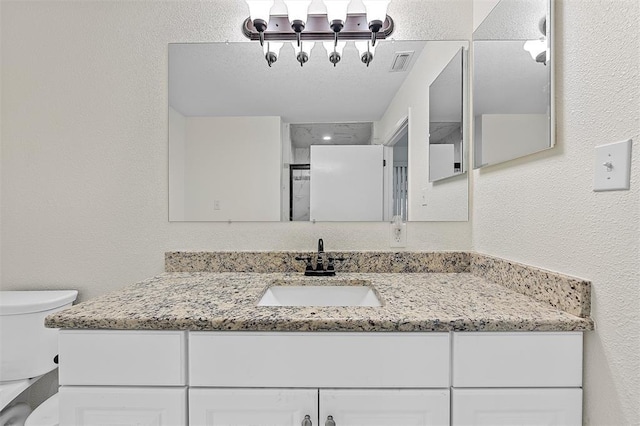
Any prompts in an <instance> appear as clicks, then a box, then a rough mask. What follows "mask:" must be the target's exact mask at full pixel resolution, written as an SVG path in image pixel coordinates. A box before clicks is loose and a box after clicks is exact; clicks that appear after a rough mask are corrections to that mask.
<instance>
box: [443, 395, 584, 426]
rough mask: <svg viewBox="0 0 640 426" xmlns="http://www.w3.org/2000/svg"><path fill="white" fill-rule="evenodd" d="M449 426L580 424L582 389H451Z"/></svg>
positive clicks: (577, 425)
mask: <svg viewBox="0 0 640 426" xmlns="http://www.w3.org/2000/svg"><path fill="white" fill-rule="evenodd" d="M452 408H453V410H452V413H453V417H452V423H451V424H452V426H468V425H474V426H513V425H522V426H560V425H563V426H569V425H571V426H580V425H581V424H582V389H580V388H575V389H453V394H452Z"/></svg>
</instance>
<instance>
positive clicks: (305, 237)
mask: <svg viewBox="0 0 640 426" xmlns="http://www.w3.org/2000/svg"><path fill="white" fill-rule="evenodd" d="M316 2H317V0H316ZM0 7H1V8H2V22H1V25H0V27H1V30H0V31H1V36H2V43H3V44H2V52H1V55H2V70H1V72H2V88H1V90H2V117H1V118H2V179H1V182H2V229H1V235H2V242H1V245H2V265H3V268H2V288H6V289H18V288H24V289H26V288H33V289H36V288H75V289H79V290H80V297H79V299H80V300H86V299H87V298H91V297H95V296H96V295H98V294H102V293H104V292H107V291H109V290H113V289H116V288H120V287H122V286H124V285H127V284H129V283H132V282H135V281H137V280H141V279H144V278H146V277H149V276H152V275H155V274H158V273H160V272H162V270H163V261H164V257H163V256H164V252H165V251H168V250H309V249H313V248H314V247H316V242H317V239H318V238H320V237H322V238H324V241H325V244H326V246H325V247H326V248H327V250H338V249H340V250H387V249H389V224H387V223H327V224H322V223H318V224H315V225H314V224H312V223H295V224H291V223H232V224H228V223H169V222H168V220H167V216H168V214H167V210H168V195H167V192H168V186H169V185H168V175H167V169H168V154H167V153H168V144H167V126H168V124H167V122H168V118H167V117H168V112H167V111H168V107H167V97H168V95H167V51H168V47H167V44H168V43H170V42H206V41H225V40H230V41H245V40H246V39H244V36H243V35H242V33H241V31H240V26H241V23H242V21H243V20H244V19H245V18H246V17H247V16H248V13H249V12H248V8H247V6H246V3H245V2H243V1H240V0H216V1H195V0H194V1H153V2H147V1H91V2H89V1H73V2H72V1H54V2H51V1H2V2H0ZM389 13H390V15H391V16H393V18H394V19H395V21H396V24H397V30H396V32H395V36H396V37H397V38H398V39H469V38H470V33H471V19H472V18H471V1H470V0H453V1H452V0H447V1H442V0H431V1H424V0H396V1H394V2H393V3H392V4H391V8H390V10H389ZM424 17H428V21H424ZM426 22H428V25H427V24H426ZM258 50H259V49H258ZM256 54H258V53H256ZM470 245H471V224H470V223H468V222H463V223H410V224H409V225H408V241H407V250H425V251H427V250H464V249H469V248H470Z"/></svg>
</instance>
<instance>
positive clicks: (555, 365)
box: [451, 332, 582, 426]
mask: <svg viewBox="0 0 640 426" xmlns="http://www.w3.org/2000/svg"><path fill="white" fill-rule="evenodd" d="M452 355H453V357H452V359H453V362H452V391H451V400H452V401H451V404H452V419H451V424H452V425H453V426H463V425H474V426H476V425H477V426H510V425H516V424H519V425H537V426H560V425H572V426H580V425H581V424H582V333H580V332H575V333H569V332H562V333H504V332H499V333H453V345H452Z"/></svg>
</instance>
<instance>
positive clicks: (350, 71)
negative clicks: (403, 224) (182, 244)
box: [169, 40, 469, 221]
mask: <svg viewBox="0 0 640 426" xmlns="http://www.w3.org/2000/svg"><path fill="white" fill-rule="evenodd" d="M468 48H469V46H468V42H466V41H405V40H403V41H390V40H385V41H381V42H379V43H378V44H377V46H376V50H375V56H374V59H373V62H372V63H371V64H370V66H369V67H366V66H365V65H364V64H362V63H361V62H360V58H359V55H358V52H357V50H356V48H355V46H354V45H353V43H352V42H350V43H347V46H346V47H345V50H344V53H343V59H342V61H340V63H339V64H337V66H336V67H334V66H332V64H331V63H329V61H328V59H327V53H326V52H325V50H324V47H323V46H322V45H321V44H316V45H315V46H314V47H313V49H312V52H311V55H310V60H309V62H307V63H306V64H305V65H304V67H301V66H300V64H299V63H298V62H296V61H295V59H294V53H293V48H292V47H291V46H290V45H285V46H284V47H283V48H282V50H281V51H280V57H279V59H278V61H277V62H276V63H274V64H273V66H272V67H268V66H267V64H266V63H265V60H264V57H263V54H262V49H261V47H260V46H259V44H257V43H249V42H247V43H190V44H170V45H169V220H171V221H387V220H390V219H391V218H392V217H393V216H395V215H399V216H402V217H403V218H404V219H405V220H409V221H466V220H468V182H467V176H466V174H465V173H457V174H456V176H451V177H449V178H448V179H445V180H442V181H437V182H431V181H430V179H429V155H430V150H429V128H430V117H429V115H430V106H429V104H430V102H431V103H434V102H443V103H458V104H459V105H466V96H465V95H464V92H463V90H462V88H459V89H455V90H449V91H445V92H444V93H443V94H442V97H443V98H442V99H440V100H434V99H430V96H429V87H430V85H431V84H432V83H433V82H434V81H435V80H436V78H437V77H438V76H439V75H441V74H442V72H443V70H445V68H446V67H447V65H448V64H449V63H451V61H452V60H453V59H454V58H455V57H457V55H460V54H462V53H461V50H462V52H464V51H465V50H466V49H468ZM458 71H459V72H462V69H459V70H458ZM460 84H462V80H460ZM445 98H446V99H445ZM449 98H451V99H449ZM466 127H467V126H465V125H464V123H463V124H462V129H461V131H462V132H467V131H468V129H466ZM461 152H466V150H463V149H462V147H461ZM463 162H464V159H461V161H460V163H463Z"/></svg>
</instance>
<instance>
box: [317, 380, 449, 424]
mask: <svg viewBox="0 0 640 426" xmlns="http://www.w3.org/2000/svg"><path fill="white" fill-rule="evenodd" d="M328 416H332V417H333V421H334V422H335V423H336V426H427V425H429V426H436V425H437V426H449V389H420V390H413V389H398V390H393V389H385V390H382V389H362V390H347V389H321V390H320V425H323V424H324V423H325V421H326V420H327V417H328Z"/></svg>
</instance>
